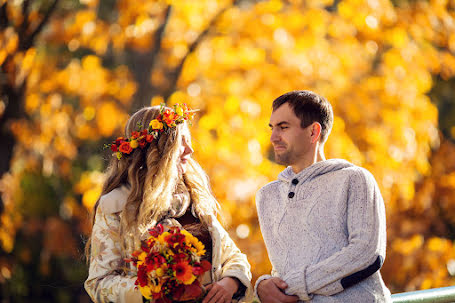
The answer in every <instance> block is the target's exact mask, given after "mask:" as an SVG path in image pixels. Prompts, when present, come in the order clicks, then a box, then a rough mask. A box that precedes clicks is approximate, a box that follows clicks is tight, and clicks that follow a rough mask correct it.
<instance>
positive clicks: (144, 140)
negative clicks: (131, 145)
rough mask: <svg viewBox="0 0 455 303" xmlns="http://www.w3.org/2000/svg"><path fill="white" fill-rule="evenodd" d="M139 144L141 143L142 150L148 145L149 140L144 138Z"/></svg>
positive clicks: (138, 141)
mask: <svg viewBox="0 0 455 303" xmlns="http://www.w3.org/2000/svg"><path fill="white" fill-rule="evenodd" d="M137 143H139V146H140V147H141V148H144V147H145V146H146V145H147V140H146V139H145V137H143V138H141V139H139V140H137Z"/></svg>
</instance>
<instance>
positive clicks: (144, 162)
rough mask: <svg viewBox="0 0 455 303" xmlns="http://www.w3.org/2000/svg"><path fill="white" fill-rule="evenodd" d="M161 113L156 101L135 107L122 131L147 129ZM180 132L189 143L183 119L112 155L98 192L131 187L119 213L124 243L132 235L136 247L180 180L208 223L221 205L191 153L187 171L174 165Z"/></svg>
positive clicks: (163, 211) (163, 212) (128, 134)
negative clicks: (125, 153)
mask: <svg viewBox="0 0 455 303" xmlns="http://www.w3.org/2000/svg"><path fill="white" fill-rule="evenodd" d="M159 113H160V107H159V106H153V107H145V108H142V109H141V110H139V111H137V112H136V113H135V114H133V115H132V116H131V117H130V118H129V120H128V121H127V123H126V127H125V136H126V137H128V138H130V137H131V133H132V132H133V131H139V130H142V129H144V128H147V127H148V125H149V123H150V121H152V120H153V119H155V118H156V117H157V116H158V115H159ZM138 127H139V129H138ZM183 136H184V137H185V139H186V140H187V142H188V144H191V140H190V139H191V138H190V132H189V130H188V126H187V124H186V123H183V124H179V125H177V126H176V127H174V128H170V129H169V130H168V131H167V132H163V133H161V134H160V136H159V138H158V140H157V139H155V140H153V141H152V142H151V143H150V145H149V146H148V147H147V148H144V149H140V148H137V149H135V150H134V151H133V152H132V153H131V154H130V155H128V156H125V157H122V158H121V159H120V160H118V159H117V158H116V157H112V159H111V161H110V163H109V166H108V168H107V170H106V181H105V182H104V185H103V189H102V192H101V196H102V195H105V194H107V193H109V192H111V191H112V190H114V189H116V188H118V187H120V186H122V185H126V186H128V187H129V188H130V190H131V191H130V194H129V196H128V199H127V202H126V204H125V207H124V210H123V214H122V216H121V228H120V238H121V239H122V242H123V243H122V245H125V243H126V242H128V241H131V240H132V241H133V243H135V244H134V245H135V246H137V248H138V245H139V243H140V240H141V235H142V234H143V233H144V232H145V231H146V230H147V228H150V227H152V226H154V225H155V224H156V223H157V222H159V221H160V220H161V219H162V218H163V217H164V216H165V215H166V214H167V212H168V210H169V209H170V208H171V202H172V199H173V194H174V193H175V191H176V187H177V185H178V184H179V183H180V182H183V183H184V184H185V185H186V187H187V188H188V191H189V193H190V197H191V201H192V204H193V207H194V209H195V212H196V214H197V215H198V217H199V219H200V220H201V222H202V223H203V224H206V225H207V224H209V222H208V220H210V219H209V218H210V216H211V215H215V216H216V215H217V214H218V211H219V204H218V202H217V201H216V199H215V197H214V196H213V194H212V192H211V189H210V185H209V182H208V177H207V175H206V173H205V172H204V170H203V169H202V168H201V166H200V165H199V164H198V163H197V162H196V161H195V160H194V159H192V158H190V159H188V162H187V164H186V166H187V169H186V172H185V173H184V174H183V175H182V174H181V173H179V170H178V167H177V164H178V162H179V158H180V150H181V146H182V137H183ZM99 201H100V200H99V199H98V201H97V202H96V204H95V206H94V209H93V214H92V215H93V219H92V226H93V224H94V218H95V214H96V211H97V208H98V204H99ZM90 244H91V241H90V239H89V240H88V242H87V245H86V250H85V254H86V257H87V261H89V260H90Z"/></svg>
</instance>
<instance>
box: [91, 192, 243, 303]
mask: <svg viewBox="0 0 455 303" xmlns="http://www.w3.org/2000/svg"><path fill="white" fill-rule="evenodd" d="M128 195H129V190H128V188H126V187H125V186H122V187H120V188H117V189H115V190H113V191H111V192H110V193H108V194H106V195H104V196H102V197H101V199H100V203H99V207H98V209H97V211H96V215H95V224H94V225H93V230H92V240H91V241H92V246H91V258H90V267H89V276H88V278H87V280H86V281H85V285H84V286H85V289H86V291H87V293H88V294H89V295H90V297H91V298H92V300H93V301H94V302H97V303H98V302H103V303H104V302H122V303H123V302H125V303H126V302H128V303H136V302H138V303H139V302H142V296H141V293H140V292H139V290H138V289H136V288H135V285H134V282H135V281H136V270H135V269H134V268H133V267H131V265H130V264H126V263H125V262H124V259H125V258H128V257H129V256H130V254H131V252H132V250H133V249H132V248H129V249H126V250H128V251H123V250H122V247H121V245H120V243H121V239H120V236H119V229H120V218H121V216H122V209H123V207H124V206H125V203H126V200H127V197H128ZM211 221H212V224H211V225H210V226H209V231H210V235H211V237H212V243H213V250H212V262H211V263H212V270H211V272H210V274H208V275H209V277H205V278H204V280H205V281H206V282H211V281H219V280H221V279H222V278H224V277H235V278H237V279H238V280H239V281H240V282H241V283H242V284H243V285H244V287H241V289H243V290H244V291H241V294H236V295H239V296H235V297H237V298H236V299H242V298H245V296H247V297H248V296H249V294H250V293H251V287H250V282H251V271H250V264H249V263H248V260H247V258H246V256H245V255H244V254H242V253H241V252H240V250H239V249H238V248H237V246H236V245H235V243H234V242H233V241H232V239H231V238H230V237H229V235H228V233H227V232H226V230H225V229H224V228H223V227H222V226H221V224H220V223H219V222H218V220H217V219H216V217H214V216H212V217H211ZM239 289H240V288H239ZM245 289H246V290H245Z"/></svg>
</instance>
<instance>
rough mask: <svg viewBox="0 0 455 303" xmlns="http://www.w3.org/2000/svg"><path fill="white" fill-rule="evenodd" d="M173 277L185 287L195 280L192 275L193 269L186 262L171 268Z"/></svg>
mask: <svg viewBox="0 0 455 303" xmlns="http://www.w3.org/2000/svg"><path fill="white" fill-rule="evenodd" d="M173 269H174V275H175V277H176V278H177V280H178V281H179V282H181V283H183V284H185V285H190V284H191V283H193V282H194V280H196V276H195V275H193V267H192V266H191V265H190V264H189V263H188V261H180V262H178V263H177V264H175V265H174V266H173Z"/></svg>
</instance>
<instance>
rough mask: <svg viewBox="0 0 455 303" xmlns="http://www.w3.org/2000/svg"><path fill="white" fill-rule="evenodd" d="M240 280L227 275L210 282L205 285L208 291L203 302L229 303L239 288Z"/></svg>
mask: <svg viewBox="0 0 455 303" xmlns="http://www.w3.org/2000/svg"><path fill="white" fill-rule="evenodd" d="M239 283H240V282H239V280H237V279H236V278H231V277H225V278H223V279H221V280H220V281H218V282H215V283H212V284H209V285H207V286H206V287H205V289H206V290H207V291H208V293H207V295H206V296H205V298H204V300H203V301H202V303H228V302H231V301H232V296H233V295H234V294H235V292H236V291H237V289H238V288H239Z"/></svg>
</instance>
